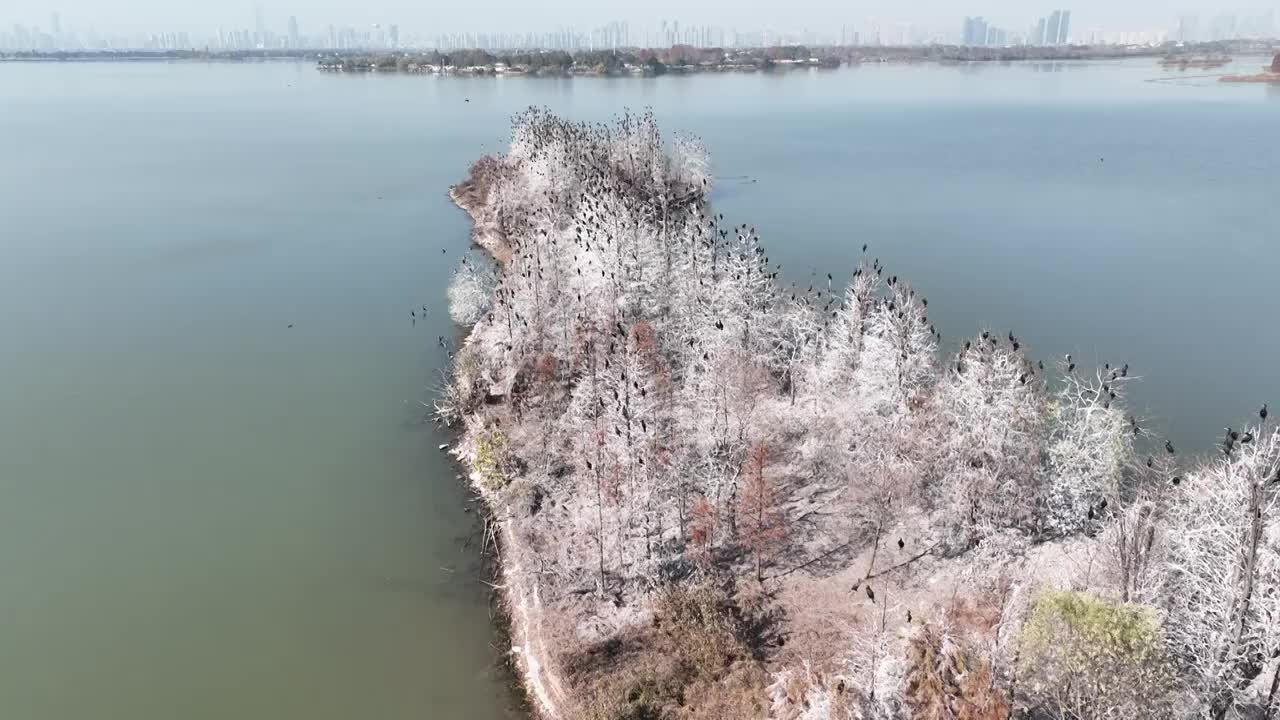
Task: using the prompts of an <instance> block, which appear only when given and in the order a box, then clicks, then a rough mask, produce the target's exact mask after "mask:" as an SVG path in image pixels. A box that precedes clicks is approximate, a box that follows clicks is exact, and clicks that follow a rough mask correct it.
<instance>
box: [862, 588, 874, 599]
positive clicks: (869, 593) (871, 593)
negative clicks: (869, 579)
mask: <svg viewBox="0 0 1280 720" xmlns="http://www.w3.org/2000/svg"><path fill="white" fill-rule="evenodd" d="M863 589H864V590H866V591H867V599H869V600H870V601H871V602H875V601H876V593H875V591H874V590H872V589H871V586H870V585H868V586H866V587H865V588H863Z"/></svg>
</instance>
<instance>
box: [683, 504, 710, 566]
mask: <svg viewBox="0 0 1280 720" xmlns="http://www.w3.org/2000/svg"><path fill="white" fill-rule="evenodd" d="M715 535H716V509H715V507H713V506H712V505H711V503H710V502H709V501H708V500H707V498H706V497H705V496H699V497H698V499H697V500H694V501H693V507H692V508H691V509H690V510H689V540H690V541H691V542H692V543H693V546H694V547H695V548H696V549H697V551H698V555H699V557H700V558H704V559H705V558H706V557H707V556H708V555H710V553H711V545H712V543H713V542H715Z"/></svg>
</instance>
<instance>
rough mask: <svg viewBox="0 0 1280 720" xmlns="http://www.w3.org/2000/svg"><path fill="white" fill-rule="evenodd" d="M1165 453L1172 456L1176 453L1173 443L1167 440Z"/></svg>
mask: <svg viewBox="0 0 1280 720" xmlns="http://www.w3.org/2000/svg"><path fill="white" fill-rule="evenodd" d="M1164 451H1165V452H1167V453H1169V454H1170V455H1172V454H1173V453H1174V450H1173V443H1172V442H1170V441H1168V440H1165V441H1164Z"/></svg>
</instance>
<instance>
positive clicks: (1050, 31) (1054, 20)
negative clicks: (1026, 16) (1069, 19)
mask: <svg viewBox="0 0 1280 720" xmlns="http://www.w3.org/2000/svg"><path fill="white" fill-rule="evenodd" d="M1061 24H1062V11H1061V10H1054V11H1053V12H1052V13H1051V14H1050V15H1049V22H1047V23H1045V30H1044V44H1045V45H1057V44H1058V26H1059V25H1061Z"/></svg>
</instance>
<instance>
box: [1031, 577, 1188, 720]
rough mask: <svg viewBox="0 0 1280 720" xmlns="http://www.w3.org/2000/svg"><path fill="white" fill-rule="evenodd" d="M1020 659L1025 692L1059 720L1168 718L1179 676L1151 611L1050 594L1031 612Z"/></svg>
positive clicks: (1091, 598) (1082, 595) (1089, 597)
mask: <svg viewBox="0 0 1280 720" xmlns="http://www.w3.org/2000/svg"><path fill="white" fill-rule="evenodd" d="M1018 653H1019V656H1018V667H1017V669H1018V687H1019V689H1020V690H1022V691H1023V692H1025V693H1026V695H1027V696H1028V698H1029V699H1031V700H1032V702H1033V703H1036V704H1039V705H1040V706H1041V709H1042V710H1044V711H1047V712H1049V713H1052V714H1053V715H1054V716H1055V717H1058V718H1073V719H1075V718H1078V719H1079V720H1090V719H1092V718H1111V717H1125V718H1134V720H1141V719H1143V718H1152V719H1154V718H1164V717H1168V713H1169V710H1168V696H1169V691H1170V689H1171V685H1172V674H1171V671H1170V666H1169V662H1168V658H1167V656H1166V654H1165V648H1164V639H1163V638H1162V637H1161V634H1160V626H1159V623H1158V621H1157V618H1156V615H1155V612H1154V611H1153V610H1151V609H1150V608H1146V607H1142V606H1139V605H1127V604H1117V603H1110V602H1108V601H1106V600H1103V599H1101V598H1098V597H1095V596H1093V595H1090V594H1087V593H1078V592H1066V591H1061V592H1059V591H1050V592H1045V593H1043V594H1041V595H1040V596H1039V597H1038V598H1036V600H1035V602H1034V603H1032V605H1031V608H1030V611H1029V612H1028V614H1027V619H1026V622H1025V623H1024V624H1023V626H1022V632H1021V635H1020V637H1019V647H1018Z"/></svg>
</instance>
